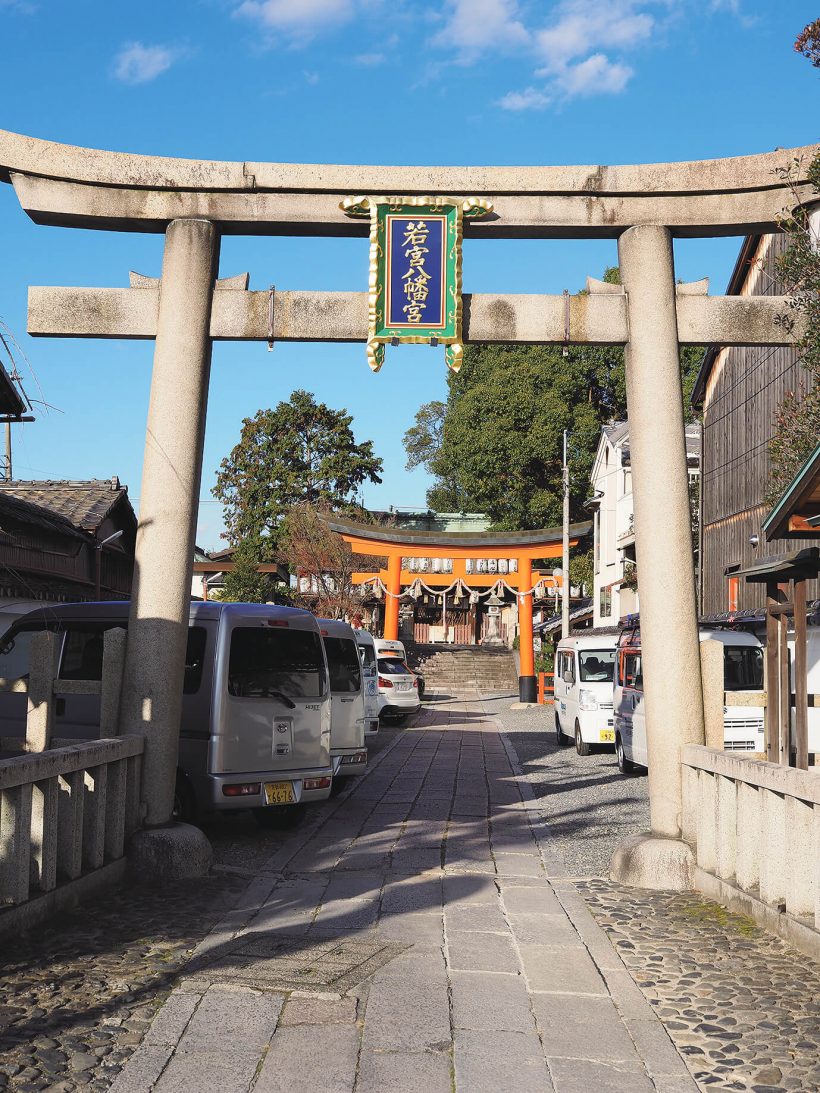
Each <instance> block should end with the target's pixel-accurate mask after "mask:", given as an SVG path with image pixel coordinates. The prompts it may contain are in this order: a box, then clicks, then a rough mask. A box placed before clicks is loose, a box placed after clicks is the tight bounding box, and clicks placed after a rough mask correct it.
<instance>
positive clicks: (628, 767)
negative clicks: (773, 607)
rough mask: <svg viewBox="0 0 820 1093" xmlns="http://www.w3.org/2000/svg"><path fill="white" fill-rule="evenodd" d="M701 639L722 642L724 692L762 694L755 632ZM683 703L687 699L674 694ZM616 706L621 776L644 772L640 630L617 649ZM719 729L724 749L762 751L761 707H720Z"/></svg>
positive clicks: (712, 633) (709, 634) (707, 634)
mask: <svg viewBox="0 0 820 1093" xmlns="http://www.w3.org/2000/svg"><path fill="white" fill-rule="evenodd" d="M698 638H699V640H700V641H707V640H709V639H711V640H713V641H719V642H721V643H722V644H723V677H724V682H723V686H724V689H725V690H727V691H762V690H763V646H762V645H761V644H760V642H759V641H758V640H757V638H756V637H755V636H754V635H753V634H746V633H741V632H739V631H734V630H700V631H699V634H698ZM677 698H678V700H679V701H686V696H685V695H680V696H677ZM613 703H614V707H615V711H614V713H615V754H616V755H617V757H618V769H619V770H620V772H621V773H622V774H629V773H631V772H632V771H633V770H634V769H635V768H636V767H643V768H646V766H647V765H648V762H649V754H648V749H647V743H646V711H645V708H644V694H643V667H642V662H641V638H640V631H639V630H631V631H628V630H625V631H624V632H623V634H622V635H621V640H620V643H619V647H618V658H617V663H616V666H615V686H614V689H613ZM723 731H724V743H723V746H724V748H725V749H726V751H742V752H763V751H765V735H764V728H763V707H762V706H724V707H723Z"/></svg>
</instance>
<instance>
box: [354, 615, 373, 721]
mask: <svg viewBox="0 0 820 1093" xmlns="http://www.w3.org/2000/svg"><path fill="white" fill-rule="evenodd" d="M353 633H354V634H355V635H356V644H357V645H358V647H359V659H360V660H361V662H362V676H363V677H364V680H363V682H364V735H365V736H375V735H376V734H377V733H378V731H379V674H378V672H377V671H376V643H375V641H374V640H373V635H372V634H371V633H370V632H369V631H367V630H358V629H356V627H354V628H353Z"/></svg>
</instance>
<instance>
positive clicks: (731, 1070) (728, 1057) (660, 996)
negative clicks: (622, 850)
mask: <svg viewBox="0 0 820 1093" xmlns="http://www.w3.org/2000/svg"><path fill="white" fill-rule="evenodd" d="M581 892H582V893H583V895H584V897H585V898H586V900H587V903H588V904H589V907H590V909H591V910H592V912H593V914H594V915H595V918H596V919H597V920H598V922H599V923H600V924H601V925H602V926H603V927H604V929H605V930H606V932H607V933H608V934H609V937H610V939H611V941H612V942H613V944H614V945H615V948H616V949H617V951H618V953H619V954H620V956H621V957H622V958H623V960H624V963H625V964H626V966H627V967H628V968H629V970H630V972H631V973H632V976H633V978H634V979H635V982H636V983H637V984H638V985H639V986H640V988H641V990H642V991H643V992H644V994H645V995H646V997H647V998H648V999H649V1001H650V1002H651V1004H652V1005H653V1007H654V1008H655V1012H656V1013H657V1014H658V1016H659V1017H660V1018H661V1019H662V1020H663V1022H664V1024H665V1026H666V1028H667V1029H668V1031H669V1034H670V1036H671V1037H672V1039H673V1040H674V1041H675V1043H676V1044H677V1045H678V1048H679V1049H680V1050H681V1051H682V1052H683V1053H684V1054H685V1055H686V1057H687V1059H688V1062H689V1065H690V1067H691V1068H692V1071H693V1073H694V1076H695V1078H696V1079H697V1080H698V1082H699V1083H700V1085H701V1087H702V1088H703V1089H731V1090H754V1091H755V1093H784V1091H785V1090H800V1091H801V1093H806V1091H812V1090H819V1089H820V968H818V966H817V965H816V964H814V963H813V962H812V961H810V960H807V959H806V957H804V956H802V955H801V954H800V953H798V952H795V950H794V949H790V948H789V947H788V946H787V945H785V944H784V943H783V942H782V941H781V940H780V938H777V937H774V936H773V935H772V934H769V933H767V932H766V931H765V930H761V929H760V928H759V927H758V926H756V925H755V923H753V922H751V921H750V920H749V919H746V918H742V917H741V916H739V915H733V914H730V913H729V912H728V911H726V910H725V909H724V908H723V907H720V906H719V905H718V904H715V903H710V902H708V901H704V900H703V899H701V898H700V897H699V896H698V895H697V894H696V893H694V894H693V893H685V894H677V893H672V892H642V891H638V890H636V889H634V888H620V887H618V886H617V885H614V884H610V883H608V882H607V881H602V880H591V881H588V882H587V883H586V884H583V885H581ZM693 938H694V939H696V943H695V944H694V945H693Z"/></svg>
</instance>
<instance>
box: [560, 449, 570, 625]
mask: <svg viewBox="0 0 820 1093" xmlns="http://www.w3.org/2000/svg"><path fill="white" fill-rule="evenodd" d="M563 483H564V520H563V557H562V564H561V637H562V638H566V637H568V636H569V466H568V464H567V430H566V429H564V471H563Z"/></svg>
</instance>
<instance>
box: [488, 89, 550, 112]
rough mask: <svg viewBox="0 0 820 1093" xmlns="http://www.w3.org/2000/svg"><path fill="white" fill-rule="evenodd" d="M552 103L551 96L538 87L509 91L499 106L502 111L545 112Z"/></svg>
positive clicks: (499, 102) (500, 100)
mask: <svg viewBox="0 0 820 1093" xmlns="http://www.w3.org/2000/svg"><path fill="white" fill-rule="evenodd" d="M551 102H552V99H551V98H550V96H549V95H546V94H545V93H544V92H543V91H539V90H538V88H537V87H527V88H526V89H525V90H524V91H508V92H507V94H506V95H504V97H503V98H501V99H499V100H498V105H499V106H500V107H501V109H502V110H514V111H520V110H544V109H545V108H546V107H547V106H549V104H550V103H551Z"/></svg>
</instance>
